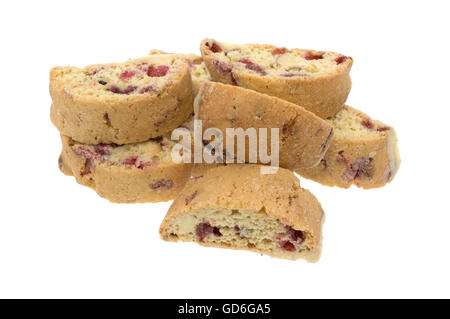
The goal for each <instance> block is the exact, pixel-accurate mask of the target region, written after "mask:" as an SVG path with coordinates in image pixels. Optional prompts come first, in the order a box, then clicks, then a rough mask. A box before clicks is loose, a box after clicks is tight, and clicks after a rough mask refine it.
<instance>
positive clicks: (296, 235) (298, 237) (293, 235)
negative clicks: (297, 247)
mask: <svg viewBox="0 0 450 319" xmlns="http://www.w3.org/2000/svg"><path fill="white" fill-rule="evenodd" d="M285 228H286V233H287V235H288V236H289V238H290V239H291V240H292V241H294V242H298V243H299V244H301V243H303V242H304V241H305V234H304V233H303V232H302V231H301V230H295V229H294V228H292V227H291V226H288V225H286V226H285Z"/></svg>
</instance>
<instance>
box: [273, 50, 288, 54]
mask: <svg viewBox="0 0 450 319" xmlns="http://www.w3.org/2000/svg"><path fill="white" fill-rule="evenodd" d="M287 51H288V49H286V48H275V49H273V50H272V55H280V54H285V53H286V52H287Z"/></svg>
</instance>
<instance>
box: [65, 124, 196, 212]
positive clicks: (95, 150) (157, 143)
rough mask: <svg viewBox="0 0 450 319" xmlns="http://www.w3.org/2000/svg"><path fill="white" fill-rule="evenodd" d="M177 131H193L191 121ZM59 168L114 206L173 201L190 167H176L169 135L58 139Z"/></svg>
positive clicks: (188, 173) (188, 165)
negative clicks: (104, 140)
mask: <svg viewBox="0 0 450 319" xmlns="http://www.w3.org/2000/svg"><path fill="white" fill-rule="evenodd" d="M178 129H180V130H190V129H192V120H190V121H189V122H187V123H185V125H182V126H181V127H180V128H178ZM61 139H62V144H63V151H62V154H61V156H60V159H59V167H60V169H61V171H62V172H63V173H65V174H66V175H74V176H75V178H76V180H77V182H78V183H80V184H82V185H85V186H89V187H91V188H93V189H95V190H96V192H97V193H98V194H99V195H100V196H102V197H104V198H106V199H108V200H109V201H111V202H116V203H141V202H161V201H168V200H172V199H174V198H175V197H176V196H177V195H178V193H179V192H180V191H181V189H182V188H183V187H184V185H185V183H186V181H187V179H188V178H189V176H190V173H191V169H192V164H191V163H175V162H173V160H172V154H171V153H172V149H173V146H174V145H175V142H174V141H172V140H171V139H170V135H165V136H162V137H158V138H154V139H150V140H148V141H146V142H140V143H134V144H125V145H116V144H96V145H91V144H82V143H79V142H76V141H74V140H73V139H71V138H70V137H67V136H64V135H61Z"/></svg>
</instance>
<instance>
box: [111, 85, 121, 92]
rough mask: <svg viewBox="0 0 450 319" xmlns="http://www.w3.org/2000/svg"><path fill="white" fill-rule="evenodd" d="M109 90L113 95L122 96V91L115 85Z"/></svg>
mask: <svg viewBox="0 0 450 319" xmlns="http://www.w3.org/2000/svg"><path fill="white" fill-rule="evenodd" d="M109 90H110V91H111V92H113V93H117V94H122V90H121V89H120V87H118V86H117V85H115V84H113V85H111V86H110V87H109Z"/></svg>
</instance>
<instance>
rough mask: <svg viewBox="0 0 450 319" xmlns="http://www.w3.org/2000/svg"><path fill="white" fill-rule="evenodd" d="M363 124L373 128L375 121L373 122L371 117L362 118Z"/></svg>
mask: <svg viewBox="0 0 450 319" xmlns="http://www.w3.org/2000/svg"><path fill="white" fill-rule="evenodd" d="M361 124H362V126H364V127H365V128H368V129H373V123H372V121H371V120H369V119H362V120H361Z"/></svg>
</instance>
